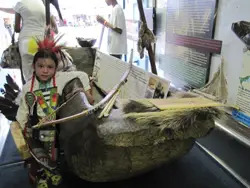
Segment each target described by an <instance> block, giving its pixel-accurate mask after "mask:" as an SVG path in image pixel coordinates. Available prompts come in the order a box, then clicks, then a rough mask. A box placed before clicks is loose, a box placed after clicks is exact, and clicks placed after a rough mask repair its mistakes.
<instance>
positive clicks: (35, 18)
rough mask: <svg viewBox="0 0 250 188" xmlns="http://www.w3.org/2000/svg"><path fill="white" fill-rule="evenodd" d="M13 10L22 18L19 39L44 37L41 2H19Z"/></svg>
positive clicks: (43, 17)
mask: <svg viewBox="0 0 250 188" xmlns="http://www.w3.org/2000/svg"><path fill="white" fill-rule="evenodd" d="M14 10H15V11H16V12H17V13H19V14H20V15H21V17H22V27H21V32H20V34H19V39H20V38H23V37H31V36H43V35H44V32H45V27H46V18H45V6H44V4H43V2H42V0H21V1H19V2H18V3H17V4H16V6H15V7H14Z"/></svg>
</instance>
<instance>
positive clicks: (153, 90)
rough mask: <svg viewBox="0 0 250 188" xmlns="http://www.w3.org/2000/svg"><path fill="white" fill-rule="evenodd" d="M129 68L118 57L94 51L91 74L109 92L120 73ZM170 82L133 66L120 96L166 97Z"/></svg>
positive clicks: (127, 97)
mask: <svg viewBox="0 0 250 188" xmlns="http://www.w3.org/2000/svg"><path fill="white" fill-rule="evenodd" d="M128 69H129V63H127V62H124V61H122V60H120V59H117V58H115V57H112V56H110V55H107V54H104V53H102V52H100V51H97V52H96V59H95V66H94V70H93V76H94V77H95V82H96V84H97V85H98V86H99V87H101V89H103V90H104V91H106V92H109V91H110V90H111V89H112V88H113V87H114V86H115V85H116V84H117V83H119V81H120V79H121V77H122V75H123V74H124V73H125V72H126V71H127V70H128ZM169 86H170V82H169V81H168V80H165V79H163V78H160V77H158V76H156V75H154V74H151V73H149V72H146V71H145V70H143V69H141V68H139V67H136V66H133V67H132V70H131V72H130V74H129V76H128V79H127V82H126V84H125V85H124V86H123V87H122V90H121V93H120V97H121V98H124V99H130V98H133V99H139V98H166V96H167V93H168V90H169Z"/></svg>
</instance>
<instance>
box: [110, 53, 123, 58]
mask: <svg viewBox="0 0 250 188" xmlns="http://www.w3.org/2000/svg"><path fill="white" fill-rule="evenodd" d="M110 55H111V56H113V57H116V58H118V59H121V58H122V55H117V54H110Z"/></svg>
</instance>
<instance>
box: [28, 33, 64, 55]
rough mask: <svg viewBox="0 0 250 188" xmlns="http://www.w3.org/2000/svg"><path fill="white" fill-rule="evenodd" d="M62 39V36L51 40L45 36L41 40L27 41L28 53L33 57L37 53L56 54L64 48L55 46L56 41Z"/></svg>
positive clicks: (32, 39)
mask: <svg viewBox="0 0 250 188" xmlns="http://www.w3.org/2000/svg"><path fill="white" fill-rule="evenodd" d="M62 37H63V35H61V36H59V37H57V38H55V39H54V38H52V37H49V36H45V37H44V39H43V40H39V39H35V38H34V37H33V38H31V39H30V40H29V44H28V52H29V53H31V54H32V55H35V54H36V53H37V52H38V51H48V52H53V53H58V52H60V51H61V49H62V48H63V47H64V45H57V44H58V41H59V40H60V39H61V38H62Z"/></svg>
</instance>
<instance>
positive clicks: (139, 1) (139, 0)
mask: <svg viewBox="0 0 250 188" xmlns="http://www.w3.org/2000/svg"><path fill="white" fill-rule="evenodd" d="M137 4H138V9H139V13H140V17H141V21H142V22H143V23H144V24H145V26H146V28H148V26H147V21H146V18H145V14H144V10H143V6H142V0H137ZM146 49H147V50H148V55H149V61H150V65H151V70H152V73H154V74H156V75H157V69H156V65H155V54H154V52H153V49H152V45H149V46H147V47H146Z"/></svg>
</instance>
